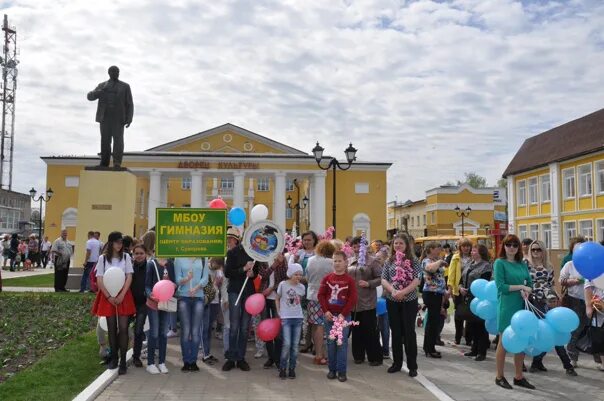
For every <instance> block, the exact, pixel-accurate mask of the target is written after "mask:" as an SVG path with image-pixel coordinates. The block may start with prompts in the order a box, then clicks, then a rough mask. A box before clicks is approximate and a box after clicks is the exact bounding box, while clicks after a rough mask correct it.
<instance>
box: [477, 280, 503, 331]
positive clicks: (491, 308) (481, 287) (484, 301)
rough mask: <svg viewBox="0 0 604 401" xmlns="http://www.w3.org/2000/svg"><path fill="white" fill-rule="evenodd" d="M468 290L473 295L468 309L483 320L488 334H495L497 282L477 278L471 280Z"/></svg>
mask: <svg viewBox="0 0 604 401" xmlns="http://www.w3.org/2000/svg"><path fill="white" fill-rule="evenodd" d="M470 291H471V292H472V295H474V299H473V300H472V302H470V310H471V311H472V313H473V314H475V315H476V316H478V317H479V318H481V319H482V320H484V321H485V328H486V329H487V331H488V332H489V333H490V334H497V305H498V304H499V302H498V300H497V284H495V282H494V281H487V280H485V279H483V278H479V279H478V280H474V281H473V282H472V285H470Z"/></svg>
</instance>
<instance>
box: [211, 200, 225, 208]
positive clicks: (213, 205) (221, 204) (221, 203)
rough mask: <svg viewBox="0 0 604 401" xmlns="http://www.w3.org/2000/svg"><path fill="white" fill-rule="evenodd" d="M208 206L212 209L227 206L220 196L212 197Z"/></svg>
mask: <svg viewBox="0 0 604 401" xmlns="http://www.w3.org/2000/svg"><path fill="white" fill-rule="evenodd" d="M209 205H210V208H212V209H226V208H227V204H226V202H225V201H223V200H222V198H216V199H212V200H211V201H210V203H209Z"/></svg>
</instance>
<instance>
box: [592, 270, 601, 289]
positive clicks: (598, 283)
mask: <svg viewBox="0 0 604 401" xmlns="http://www.w3.org/2000/svg"><path fill="white" fill-rule="evenodd" d="M591 282H592V283H594V285H595V286H596V287H598V288H601V289H603V290H604V274H601V275H600V277H597V278H594V279H593V280H591Z"/></svg>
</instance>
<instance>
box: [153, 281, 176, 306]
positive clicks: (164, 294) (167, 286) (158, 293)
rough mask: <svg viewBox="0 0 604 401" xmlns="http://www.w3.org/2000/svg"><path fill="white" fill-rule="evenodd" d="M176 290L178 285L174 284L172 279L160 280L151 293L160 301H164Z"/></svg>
mask: <svg viewBox="0 0 604 401" xmlns="http://www.w3.org/2000/svg"><path fill="white" fill-rule="evenodd" d="M175 290H176V287H175V286H174V283H173V282H171V281H170V280H159V281H158V282H157V283H155V285H154V286H153V291H151V294H152V295H153V297H154V298H155V299H157V300H158V301H161V302H164V301H167V300H168V299H170V298H172V295H174V291H175Z"/></svg>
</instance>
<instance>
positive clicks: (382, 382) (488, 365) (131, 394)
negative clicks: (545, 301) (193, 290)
mask: <svg viewBox="0 0 604 401" xmlns="http://www.w3.org/2000/svg"><path fill="white" fill-rule="evenodd" d="M452 332H453V324H452V323H451V324H448V325H446V327H445V332H444V333H443V339H444V340H445V342H446V343H447V345H446V346H445V347H440V351H441V352H442V353H443V359H441V360H437V359H428V358H425V357H424V356H423V355H422V354H420V356H419V357H418V363H419V372H420V375H419V376H418V377H417V379H411V378H409V377H408V376H407V375H406V374H405V373H398V374H388V373H386V371H385V370H386V368H387V367H388V366H389V365H390V363H391V360H387V361H385V362H386V363H385V365H384V366H381V367H369V366H368V365H367V364H363V365H354V364H353V363H350V364H349V372H348V382H346V383H339V382H337V381H327V379H326V378H325V374H326V369H325V367H319V366H316V365H313V364H312V359H311V357H310V356H309V355H304V354H300V355H299V364H298V368H297V373H298V378H297V379H296V380H287V381H282V380H280V379H279V378H277V370H276V369H274V368H273V369H271V370H264V369H262V364H263V363H264V361H265V359H264V358H263V359H260V360H254V359H253V357H252V355H253V352H254V351H253V344H250V347H249V349H248V355H249V359H248V360H249V362H250V364H251V367H252V370H251V371H250V372H241V371H239V370H238V369H234V370H233V371H231V372H226V373H225V372H222V371H221V370H220V368H221V366H222V363H219V364H217V365H214V366H207V365H204V364H203V363H199V366H200V368H201V372H199V373H182V372H181V371H180V366H181V362H180V347H179V345H178V340H177V339H170V340H169V341H168V348H169V350H168V358H167V359H168V361H167V365H168V368H169V369H170V374H168V375H165V376H164V375H158V376H151V375H149V374H147V373H146V372H145V370H144V369H137V368H130V369H129V370H128V374H127V375H126V376H120V377H119V378H118V379H117V380H115V381H114V382H113V384H111V385H110V386H109V387H108V388H107V389H106V390H105V391H104V392H103V394H101V396H100V397H98V398H97V400H101V401H107V400H111V401H115V400H141V401H143V400H144V401H147V400H154V399H155V400H198V399H200V397H202V396H203V398H204V399H207V398H209V399H215V400H250V401H251V400H269V401H270V400H287V399H308V400H346V401H353V400H369V399H377V400H392V399H401V398H402V399H405V400H422V401H429V400H437V399H440V400H450V399H453V400H459V401H462V400H463V401H482V400H485V401H486V400H489V401H507V400H523V401H524V400H526V401H541V400H543V401H558V400H560V401H567V400H572V401H584V400H585V401H588V400H589V401H604V372H600V371H598V370H597V369H596V366H595V364H594V362H593V360H592V358H591V357H590V356H587V355H582V356H581V359H580V361H579V368H578V369H577V373H578V374H579V376H578V377H569V376H567V375H566V373H565V371H564V370H563V369H562V366H561V363H560V361H559V359H558V357H557V355H555V353H550V354H548V356H547V357H546V358H545V361H544V363H545V365H546V366H547V368H548V369H549V372H547V373H539V374H532V373H527V374H526V377H527V378H528V379H529V381H530V382H531V383H533V384H534V385H535V386H537V390H534V391H529V390H524V389H514V390H511V391H510V390H504V389H501V388H500V387H497V386H496V385H495V383H494V378H495V360H494V351H492V350H491V351H489V355H488V357H487V360H486V361H484V362H475V361H473V360H472V359H470V358H466V357H464V356H463V353H464V352H466V351H467V350H468V347H466V346H463V345H462V346H454V345H453V344H452V338H453V333H452ZM422 335H423V330H422V329H419V330H418V345H419V348H420V350H421V344H422V341H423V337H422ZM217 348H221V343H220V342H219V341H217V340H215V339H214V340H213V349H214V350H215V355H217V356H218V354H219V353H218V352H216V350H217ZM220 359H222V358H220ZM349 361H352V357H351V356H349ZM221 362H222V360H221ZM527 364H528V365H530V359H527ZM506 375H507V377H508V379H509V380H510V382H511V381H512V378H513V364H512V358H511V356H508V359H507V364H506ZM420 382H421V383H420ZM422 383H423V384H425V385H426V386H427V388H430V389H431V390H433V391H434V390H435V389H436V393H437V396H435V395H434V393H433V392H431V391H428V389H427V388H426V387H424V386H423V385H422ZM439 391H442V392H441V393H440V394H438V393H439ZM443 393H444V394H443Z"/></svg>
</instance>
